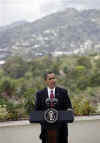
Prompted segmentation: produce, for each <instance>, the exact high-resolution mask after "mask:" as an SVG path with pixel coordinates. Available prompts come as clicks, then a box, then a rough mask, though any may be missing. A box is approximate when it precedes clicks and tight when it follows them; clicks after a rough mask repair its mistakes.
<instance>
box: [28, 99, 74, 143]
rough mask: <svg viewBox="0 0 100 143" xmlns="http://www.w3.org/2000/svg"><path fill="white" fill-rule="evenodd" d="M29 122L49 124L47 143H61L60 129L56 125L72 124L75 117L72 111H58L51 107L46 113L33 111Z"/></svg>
mask: <svg viewBox="0 0 100 143" xmlns="http://www.w3.org/2000/svg"><path fill="white" fill-rule="evenodd" d="M50 102H51V101H49V103H50ZM48 107H50V106H48ZM29 120H30V123H41V122H45V123H46V124H47V143H59V139H58V137H59V128H58V127H57V126H56V123H58V124H60V123H72V122H73V120H74V115H73V111H72V110H71V109H70V110H67V111H57V110H56V109H55V108H52V107H50V108H48V109H47V110H45V111H33V112H32V113H31V114H30V119H29Z"/></svg>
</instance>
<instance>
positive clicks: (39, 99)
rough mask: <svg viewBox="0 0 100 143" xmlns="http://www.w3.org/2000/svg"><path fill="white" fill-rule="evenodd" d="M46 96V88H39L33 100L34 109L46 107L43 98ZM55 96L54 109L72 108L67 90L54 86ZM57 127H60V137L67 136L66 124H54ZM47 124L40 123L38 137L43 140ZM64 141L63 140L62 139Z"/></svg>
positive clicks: (44, 108)
mask: <svg viewBox="0 0 100 143" xmlns="http://www.w3.org/2000/svg"><path fill="white" fill-rule="evenodd" d="M47 98H48V91H47V88H44V89H43V90H40V91H38V92H37V94H36V101H35V110H42V111H44V110H46V109H47V108H48V107H47V105H46V102H45V100H46V99H47ZM55 98H57V99H58V104H57V105H56V107H55V109H57V110H67V109H68V108H72V104H71V101H70V99H69V96H68V92H67V90H66V89H64V88H60V87H56V88H55ZM55 125H56V127H57V128H60V139H61V141H62V139H64V138H66V137H67V136H68V127H67V124H65V123H62V124H60V125H59V124H56V123H55ZM47 127H48V125H47V124H46V123H41V134H40V138H41V139H42V140H45V138H46V134H45V133H46V128H47ZM64 142H65V141H64Z"/></svg>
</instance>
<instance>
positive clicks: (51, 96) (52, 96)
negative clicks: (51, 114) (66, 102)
mask: <svg viewBox="0 0 100 143" xmlns="http://www.w3.org/2000/svg"><path fill="white" fill-rule="evenodd" d="M53 98H54V94H53V90H51V93H50V99H51V107H53V106H54V104H53V102H52V99H53Z"/></svg>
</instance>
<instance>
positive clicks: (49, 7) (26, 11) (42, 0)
mask: <svg viewBox="0 0 100 143" xmlns="http://www.w3.org/2000/svg"><path fill="white" fill-rule="evenodd" d="M67 7H74V8H77V9H88V8H91V9H94V8H96V9H100V0H0V26H3V25H7V24H11V23H13V22H16V21H21V20H28V21H34V20H36V19H38V18H40V17H42V16H45V15H48V14H50V13H53V12H56V11H59V10H64V8H67Z"/></svg>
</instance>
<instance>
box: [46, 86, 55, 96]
mask: <svg viewBox="0 0 100 143" xmlns="http://www.w3.org/2000/svg"><path fill="white" fill-rule="evenodd" d="M47 89H48V95H49V96H50V93H51V90H53V94H54V96H55V87H54V88H53V89H51V88H49V87H48V88H47Z"/></svg>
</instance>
